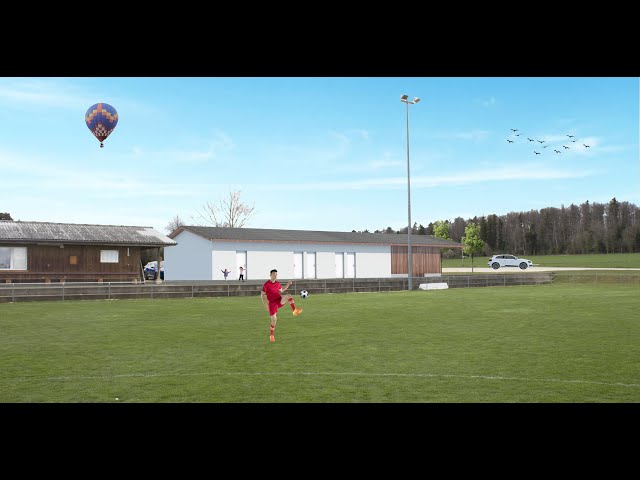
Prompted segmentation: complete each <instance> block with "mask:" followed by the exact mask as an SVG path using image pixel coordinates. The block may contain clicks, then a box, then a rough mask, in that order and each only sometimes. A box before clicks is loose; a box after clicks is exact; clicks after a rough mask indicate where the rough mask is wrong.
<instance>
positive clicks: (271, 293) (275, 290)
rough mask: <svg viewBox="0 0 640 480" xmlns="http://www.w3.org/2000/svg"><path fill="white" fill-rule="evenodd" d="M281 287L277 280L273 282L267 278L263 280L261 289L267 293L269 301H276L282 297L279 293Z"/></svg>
mask: <svg viewBox="0 0 640 480" xmlns="http://www.w3.org/2000/svg"><path fill="white" fill-rule="evenodd" d="M281 288H282V286H281V285H280V282H279V281H277V280H276V281H275V282H272V281H271V280H267V281H266V282H264V285H262V291H263V292H264V293H266V294H267V300H269V303H276V302H279V301H280V299H281V298H282V295H281V294H280V289H281Z"/></svg>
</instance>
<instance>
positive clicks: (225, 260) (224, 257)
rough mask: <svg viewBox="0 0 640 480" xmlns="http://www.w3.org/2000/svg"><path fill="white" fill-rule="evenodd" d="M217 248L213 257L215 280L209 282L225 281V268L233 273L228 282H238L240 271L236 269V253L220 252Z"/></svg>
mask: <svg viewBox="0 0 640 480" xmlns="http://www.w3.org/2000/svg"><path fill="white" fill-rule="evenodd" d="M215 248H216V250H214V251H213V253H212V257H211V261H212V266H213V278H211V279H209V280H224V274H223V273H222V270H224V269H225V268H226V269H227V270H229V271H231V273H230V274H229V276H228V277H227V280H237V279H238V277H239V276H240V270H239V269H237V268H236V251H235V250H233V251H229V250H218V247H217V246H216V247H215ZM245 278H246V276H245Z"/></svg>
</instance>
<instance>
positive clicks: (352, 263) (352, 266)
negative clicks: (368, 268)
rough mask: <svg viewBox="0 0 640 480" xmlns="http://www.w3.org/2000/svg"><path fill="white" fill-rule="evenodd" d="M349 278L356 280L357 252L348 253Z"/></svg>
mask: <svg viewBox="0 0 640 480" xmlns="http://www.w3.org/2000/svg"><path fill="white" fill-rule="evenodd" d="M347 278H356V252H348V253H347Z"/></svg>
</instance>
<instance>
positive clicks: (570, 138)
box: [507, 128, 591, 155]
mask: <svg viewBox="0 0 640 480" xmlns="http://www.w3.org/2000/svg"><path fill="white" fill-rule="evenodd" d="M511 131H512V132H513V133H512V135H513V136H514V137H520V136H521V135H522V133H517V132H518V129H517V128H512V129H511ZM567 137H569V140H568V143H576V142H577V141H578V140H577V139H576V136H575V135H567ZM525 138H526V139H527V140H529V142H534V143H535V142H538V143H540V144H543V143H546V140H536V139H534V138H529V137H525ZM574 139H575V140H574ZM507 142H509V143H515V140H509V139H508V138H507ZM582 145H583V146H584V147H585V148H591V146H590V145H587V144H585V143H583V144H582ZM548 146H549V145H543V146H542V148H547V147H548ZM562 147H563V148H564V149H565V150H570V149H571V147H569V146H567V145H562ZM553 151H554V152H556V153H562V151H561V150H557V149H555V148H554V149H553ZM533 153H535V154H536V155H540V152H536V151H535V150H534V151H533Z"/></svg>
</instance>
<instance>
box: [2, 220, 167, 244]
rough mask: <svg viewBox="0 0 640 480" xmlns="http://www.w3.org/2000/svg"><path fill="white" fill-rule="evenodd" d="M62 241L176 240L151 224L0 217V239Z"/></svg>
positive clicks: (122, 242)
mask: <svg viewBox="0 0 640 480" xmlns="http://www.w3.org/2000/svg"><path fill="white" fill-rule="evenodd" d="M35 242H38V243H66V244H72V243H75V244H93V245H131V246H139V247H165V246H171V245H177V243H176V242H175V241H174V240H172V239H170V238H169V237H167V236H166V235H163V234H162V233H160V232H158V231H157V230H154V229H153V228H151V227H128V226H124V225H85V224H74V223H49V222H16V221H12V220H0V243H35Z"/></svg>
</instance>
